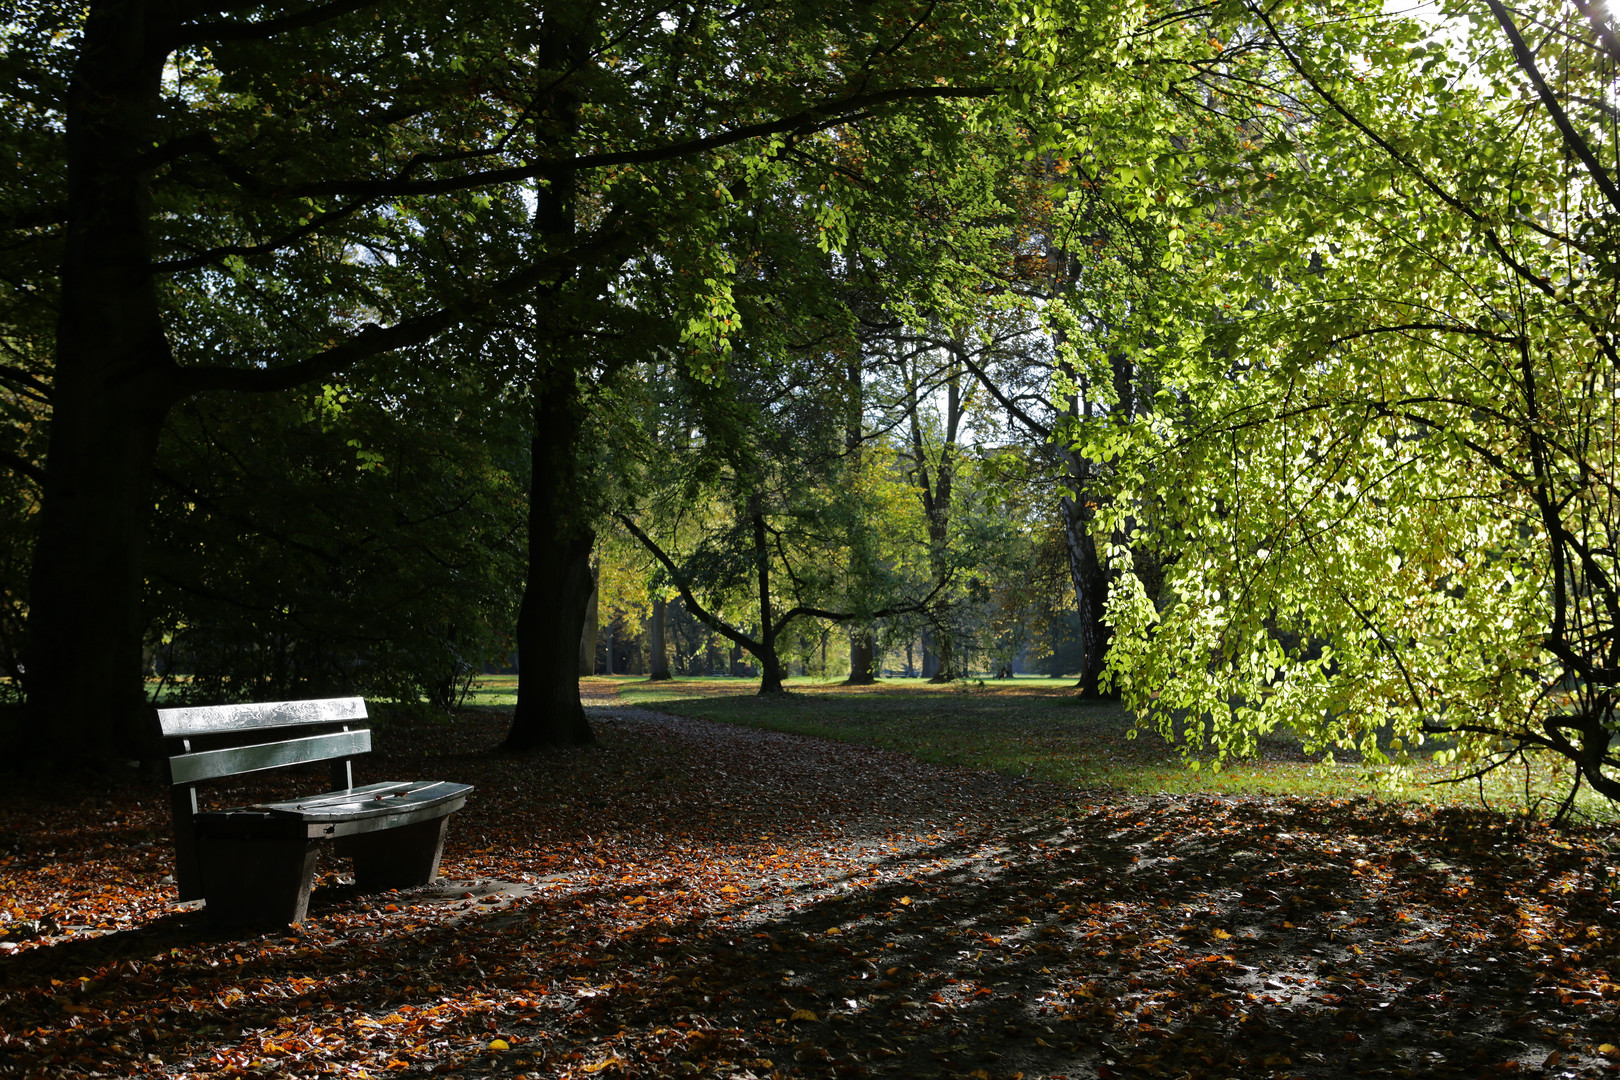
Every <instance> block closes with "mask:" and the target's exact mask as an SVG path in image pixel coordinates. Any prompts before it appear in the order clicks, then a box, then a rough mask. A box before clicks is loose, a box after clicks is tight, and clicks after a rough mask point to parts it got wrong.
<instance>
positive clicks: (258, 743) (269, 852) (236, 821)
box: [157, 698, 472, 926]
mask: <svg viewBox="0 0 1620 1080" xmlns="http://www.w3.org/2000/svg"><path fill="white" fill-rule="evenodd" d="M365 718H366V703H365V701H364V700H362V699H361V698H332V699H328V700H321V701H280V702H269V703H260V704H249V705H215V706H205V707H198V708H179V709H158V710H157V719H158V726H159V728H160V730H161V733H162V737H163V740H164V752H165V753H166V754H168V755H169V757H168V773H169V783H170V785H171V788H170V791H171V794H170V804H171V807H172V809H173V813H174V839H175V875H174V876H175V882H176V884H178V886H179V889H180V899H182V900H196V899H203V900H205V901H206V910H207V913H208V920H209V922H210V923H214V924H216V925H221V926H233V925H248V924H259V925H263V924H282V925H284V924H287V923H295V922H301V921H303V918H304V914H305V912H306V911H307V910H308V907H309V893H310V889H311V887H312V885H313V883H314V877H315V859H316V855H317V853H318V852H319V850H320V845H321V844H322V843H324V842H326V841H331V842H332V844H333V847H334V850H335V851H336V852H337V854H339V855H342V856H347V857H348V858H350V859H352V860H353V863H354V878H355V884H356V885H358V886H359V887H360V888H361V889H363V890H366V891H375V890H378V889H391V888H404V887H407V886H411V885H424V884H427V883H428V882H430V881H432V880H433V878H434V875H436V874H437V873H438V870H439V856H440V855H441V853H442V852H443V851H444V834H445V829H446V827H447V826H448V824H449V821H450V815H451V814H453V813H455V812H456V811H457V810H459V809H461V807H462V806H463V805H465V804H466V802H467V794H468V793H469V792H470V791H472V788H471V787H470V786H468V785H466V784H455V783H449V782H446V781H434V780H407V781H402V782H401V781H395V782H388V783H381V784H367V785H365V786H364V787H355V786H354V772H353V768H352V766H351V759H352V758H354V757H355V756H356V755H359V754H365V753H368V752H370V750H371V731H370V729H369V728H367V727H365V726H364V725H363V723H361V721H364V720H365ZM316 762H328V763H330V776H331V786H332V788H333V790H331V791H327V792H322V793H320V794H315V795H308V796H305V797H303V798H298V799H289V800H287V801H285V802H262V803H254V804H251V805H247V806H236V807H230V808H227V809H200V808H199V805H198V799H197V786H198V784H200V783H204V782H207V781H220V780H226V779H229V778H231V777H236V776H242V775H245V774H248V773H257V772H262V771H264V770H267V769H282V768H288V767H293V766H297V765H304V764H310V763H316Z"/></svg>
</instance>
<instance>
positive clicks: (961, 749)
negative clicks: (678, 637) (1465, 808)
mask: <svg viewBox="0 0 1620 1080" xmlns="http://www.w3.org/2000/svg"><path fill="white" fill-rule="evenodd" d="M584 685H585V686H586V687H587V688H592V689H594V690H595V691H596V692H597V693H602V692H608V693H616V694H617V696H618V697H619V698H620V699H621V700H623V701H624V702H625V703H626V704H630V705H638V706H643V707H646V708H652V709H658V710H661V711H664V712H669V713H674V714H676V715H679V716H691V717H698V718H702V719H706V720H716V721H720V722H723V723H730V724H739V725H743V726H747V727H758V728H768V729H770V730H773V731H784V732H790V733H794V734H799V735H811V736H817V737H820V738H829V739H837V740H840V741H842V742H848V743H855V744H859V745H863V746H875V747H881V748H885V749H890V750H899V751H903V752H905V753H909V754H911V755H913V756H914V757H916V758H918V759H920V760H922V761H927V762H932V763H935V764H939V765H952V766H958V767H962V768H970V769H990V770H994V771H996V772H1000V773H1003V774H1006V775H1012V776H1024V775H1027V776H1030V777H1032V778H1034V779H1039V780H1045V781H1050V782H1053V783H1057V784H1063V785H1065V786H1069V787H1073V788H1077V789H1082V790H1096V789H1112V790H1118V791H1125V792H1131V793H1136V794H1156V793H1160V792H1169V793H1181V794H1191V793H1211V794H1216V793H1218V794H1238V793H1248V794H1265V795H1293V796H1302V797H1321V798H1355V797H1360V796H1376V797H1381V798H1396V799H1403V800H1411V801H1417V802H1423V803H1440V804H1456V803H1462V804H1472V805H1478V804H1479V803H1480V791H1479V789H1478V788H1477V787H1476V786H1475V785H1473V784H1469V785H1467V786H1461V785H1458V786H1436V785H1434V784H1433V783H1431V782H1429V781H1432V780H1434V779H1437V778H1438V777H1439V776H1441V775H1443V773H1442V772H1441V771H1440V770H1438V769H1437V768H1433V767H1425V768H1422V769H1419V770H1418V772H1417V774H1416V775H1415V776H1410V777H1408V778H1407V779H1405V780H1402V781H1400V782H1398V783H1392V782H1391V779H1392V778H1391V776H1390V775H1385V776H1382V777H1379V776H1373V775H1370V774H1369V771H1368V770H1367V769H1365V768H1363V767H1362V766H1360V765H1356V764H1348V763H1342V762H1341V763H1338V764H1334V765H1323V764H1321V763H1319V762H1317V761H1313V760H1310V759H1308V758H1307V757H1306V755H1305V754H1304V753H1302V751H1301V749H1300V746H1299V744H1298V741H1297V740H1295V739H1293V738H1291V737H1289V736H1287V735H1283V734H1278V735H1274V736H1270V737H1267V738H1264V739H1262V740H1261V743H1260V750H1259V753H1258V755H1257V756H1256V757H1255V758H1254V759H1253V760H1249V761H1242V762H1236V763H1229V764H1228V765H1226V766H1225V767H1224V768H1221V769H1219V770H1212V769H1210V768H1209V767H1208V766H1207V765H1206V766H1205V767H1204V768H1202V769H1199V770H1197V771H1194V770H1192V769H1189V768H1188V767H1187V765H1186V763H1185V762H1184V761H1183V759H1182V756H1181V754H1180V752H1179V751H1178V750H1177V749H1176V748H1175V747H1173V746H1170V745H1169V744H1168V743H1166V742H1165V741H1164V740H1163V739H1162V738H1161V737H1159V736H1158V735H1156V734H1154V733H1152V732H1147V731H1143V732H1139V733H1137V734H1136V735H1135V737H1132V735H1131V731H1132V729H1133V727H1134V723H1133V718H1132V716H1131V714H1130V713H1129V711H1128V710H1126V709H1125V708H1124V707H1123V706H1121V705H1118V704H1117V703H1108V702H1086V701H1081V700H1080V699H1079V698H1077V697H1076V696H1075V694H1074V683H1073V680H1070V679H1044V678H1022V677H1020V678H1016V679H1012V680H984V681H983V682H979V681H977V680H969V681H967V682H965V683H961V684H956V685H947V686H931V685H928V684H926V683H923V682H921V681H920V680H914V679H903V680H902V679H891V680H884V681H883V682H881V683H879V684H878V685H877V686H874V687H847V686H843V685H841V684H839V683H837V682H836V681H832V680H820V679H810V678H794V679H789V680H788V681H787V687H788V689H789V691H791V692H790V693H789V694H787V695H785V696H782V697H766V698H761V697H759V696H758V695H757V694H756V693H755V691H756V690H757V688H758V683H757V681H756V680H752V679H732V678H723V677H709V678H680V679H676V680H674V681H672V682H661V683H651V682H648V681H647V680H646V679H645V678H644V677H642V676H628V675H626V676H611V677H594V678H591V679H588V680H585V681H584ZM515 694H516V680H515V679H514V678H511V677H505V678H500V677H497V678H490V679H486V680H483V681H482V682H481V684H480V685H479V687H478V688H477V690H476V691H475V694H474V698H473V700H472V702H470V703H472V704H477V705H484V706H497V707H499V706H510V705H511V704H512V703H513V702H514V701H515V700H516V698H515ZM1565 772H1566V770H1564V769H1563V768H1562V767H1561V766H1559V767H1558V769H1557V772H1556V773H1555V772H1553V771H1551V770H1547V769H1543V770H1541V771H1540V773H1539V774H1537V775H1532V776H1531V777H1529V782H1528V784H1527V783H1526V777H1525V776H1524V775H1523V773H1522V771H1521V772H1509V771H1507V770H1504V771H1502V772H1499V773H1497V774H1495V775H1494V776H1493V777H1492V778H1491V779H1490V780H1489V781H1488V782H1487V783H1486V785H1485V788H1484V795H1485V797H1486V800H1487V803H1488V805H1491V806H1493V807H1495V808H1497V809H1501V810H1503V811H1505V812H1508V813H1522V812H1524V811H1525V808H1526V807H1527V806H1533V807H1536V808H1537V810H1538V811H1539V812H1540V813H1542V814H1543V815H1545V814H1548V813H1550V812H1551V809H1552V807H1553V806H1555V805H1556V803H1557V801H1558V799H1560V798H1562V796H1563V794H1564V792H1565V790H1567V789H1566V787H1565V786H1564V781H1563V779H1562V774H1564V773H1565ZM1579 808H1580V810H1581V811H1582V812H1583V813H1585V814H1586V815H1587V816H1589V817H1600V818H1604V819H1606V820H1610V821H1612V820H1613V819H1614V816H1615V815H1614V809H1613V808H1612V807H1610V806H1609V805H1608V804H1607V803H1606V802H1604V801H1603V800H1601V799H1596V798H1591V799H1586V800H1585V801H1583V802H1582V803H1581V804H1580V807H1579Z"/></svg>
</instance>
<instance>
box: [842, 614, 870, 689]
mask: <svg viewBox="0 0 1620 1080" xmlns="http://www.w3.org/2000/svg"><path fill="white" fill-rule="evenodd" d="M876 653H877V642H876V638H875V636H874V635H873V633H872V628H871V627H869V626H868V627H862V628H860V629H859V630H852V631H850V634H849V678H848V679H847V680H845V682H846V685H849V686H871V685H872V684H873V683H875V682H877V672H876V671H875V670H873V669H874V667H875V664H876V660H877V656H876Z"/></svg>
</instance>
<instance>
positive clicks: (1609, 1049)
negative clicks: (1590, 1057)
mask: <svg viewBox="0 0 1620 1080" xmlns="http://www.w3.org/2000/svg"><path fill="white" fill-rule="evenodd" d="M1598 1053H1600V1054H1608V1055H1610V1056H1616V1055H1620V1046H1616V1045H1614V1043H1604V1044H1603V1045H1602V1046H1600V1047H1598Z"/></svg>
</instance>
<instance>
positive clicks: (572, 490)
mask: <svg viewBox="0 0 1620 1080" xmlns="http://www.w3.org/2000/svg"><path fill="white" fill-rule="evenodd" d="M583 412H584V405H583V403H582V402H581V401H580V400H579V393H578V388H577V387H576V385H575V382H574V374H573V372H572V371H571V370H566V369H565V370H563V371H560V372H559V371H554V372H552V373H551V375H550V378H549V379H547V380H546V382H545V383H544V384H539V385H537V386H536V389H535V432H534V437H533V438H532V439H531V440H530V443H529V449H530V458H531V462H532V463H531V466H530V481H529V566H528V579H527V581H526V582H525V584H524V589H523V601H522V604H521V605H520V607H519V608H518V625H517V645H518V655H519V657H520V659H521V663H520V665H519V668H518V671H519V675H518V698H517V708H516V709H515V710H514V711H513V713H512V729H511V730H510V731H509V732H508V733H507V736H506V742H505V743H504V744H503V745H504V747H505V748H506V749H508V750H531V749H534V748H536V747H541V746H582V745H584V744H586V743H589V742H591V741H592V739H593V736H592V734H591V727H590V724H588V723H587V722H586V720H585V709H584V707H583V706H582V705H581V704H580V700H579V639H580V636H581V635H582V634H583V633H584V629H585V609H586V607H587V606H588V605H589V603H590V596H591V590H592V589H593V588H594V587H595V585H596V581H595V578H594V577H593V576H592V574H591V550H592V548H594V547H595V545H596V533H595V532H594V531H592V530H591V528H590V527H589V526H588V525H587V524H586V522H585V521H583V520H581V516H580V507H581V500H580V498H579V492H578V490H577V489H578V486H579V482H580V480H581V478H580V477H579V475H578V474H579V469H578V460H577V458H576V456H575V452H574V451H575V447H576V445H577V443H578V440H579V433H580V428H581V426H582V421H583Z"/></svg>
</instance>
